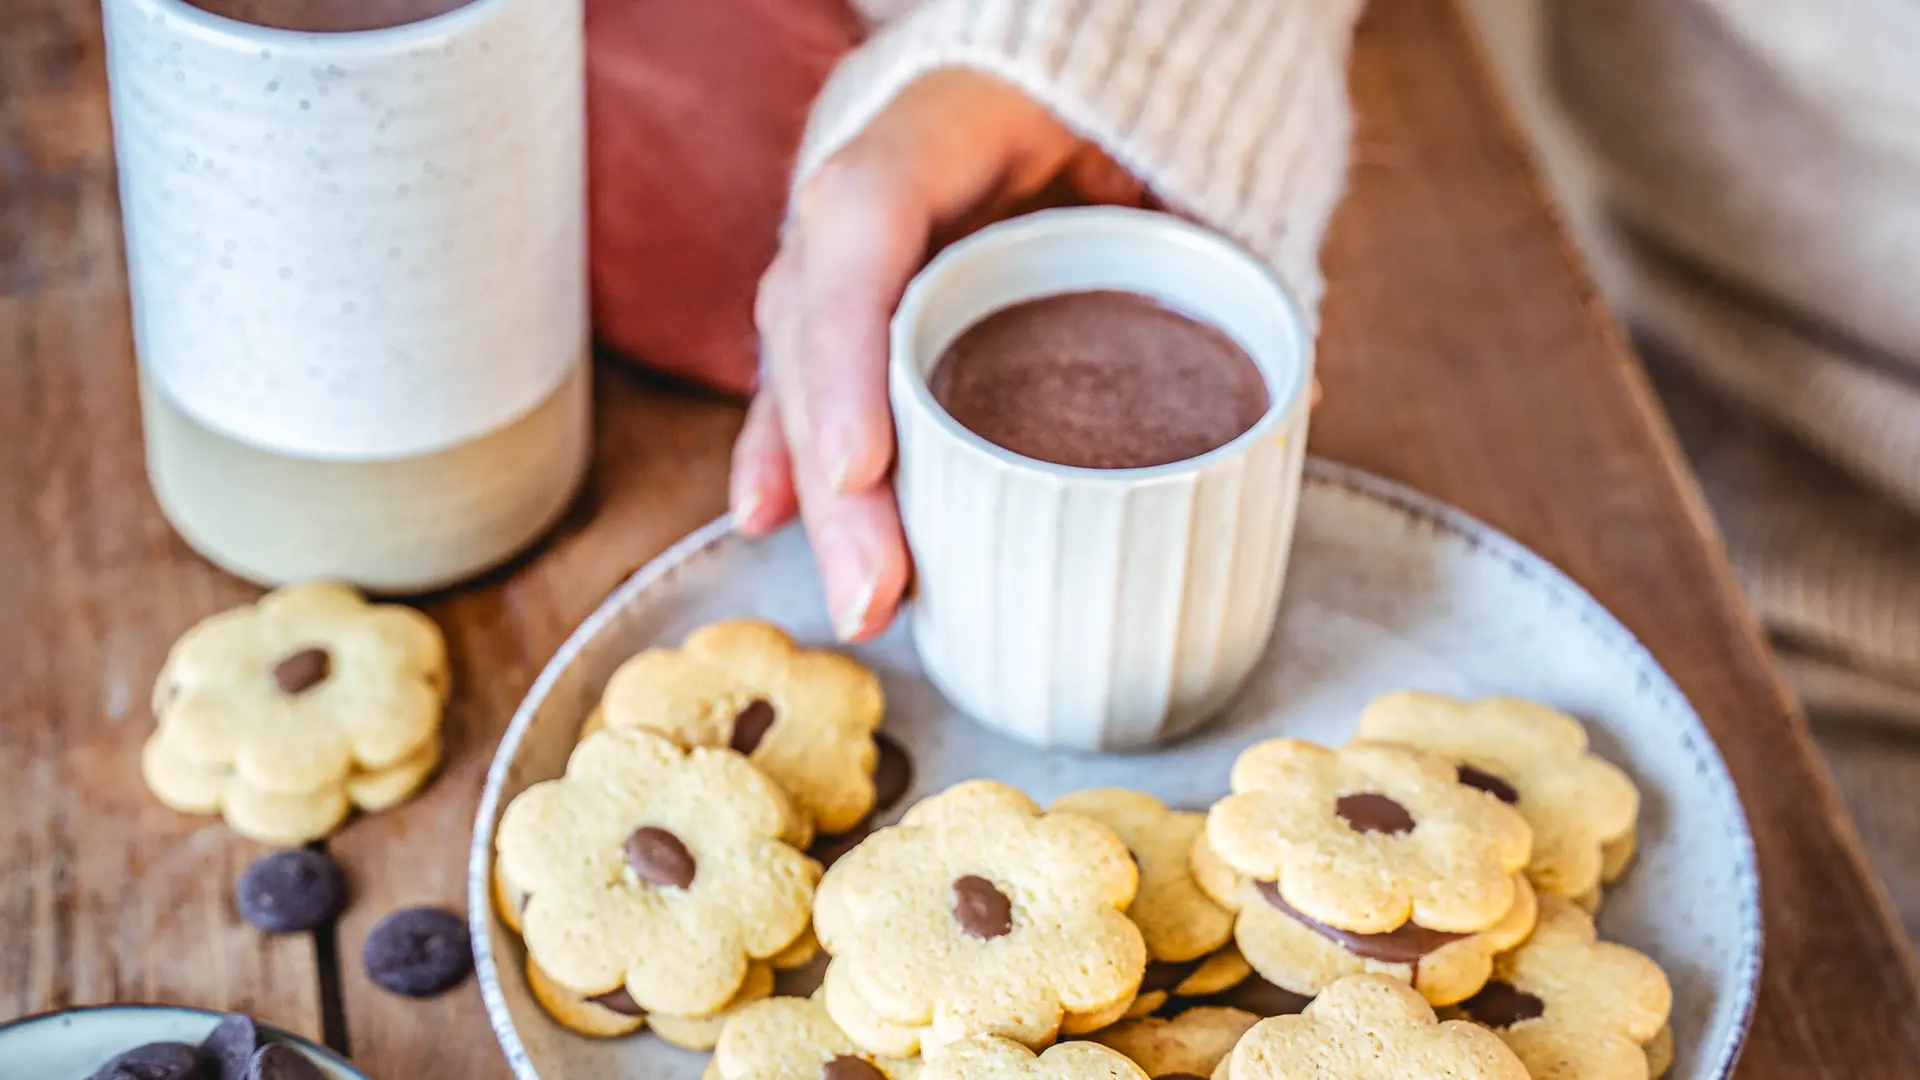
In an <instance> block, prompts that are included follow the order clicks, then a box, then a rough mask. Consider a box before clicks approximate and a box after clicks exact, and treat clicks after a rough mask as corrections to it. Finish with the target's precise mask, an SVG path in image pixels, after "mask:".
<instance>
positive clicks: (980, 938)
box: [495, 622, 1671, 1080]
mask: <svg viewBox="0 0 1920 1080" xmlns="http://www.w3.org/2000/svg"><path fill="white" fill-rule="evenodd" d="M882 711H883V705H882V700H881V694H880V689H879V685H878V682H877V680H875V679H874V678H873V676H872V675H871V674H869V673H867V672H866V671H865V670H864V669H861V668H860V667H859V666H858V665H857V664H854V663H853V662H852V661H850V660H847V659H846V658H844V657H841V656H838V655H836V654H833V653H827V652H816V651H809V650H803V649H800V648H798V647H797V646H795V645H794V643H793V642H792V641H791V639H789V638H788V637H787V636H786V635H785V634H783V633H781V632H780V631H779V630H778V629H776V628H774V627H771V626H768V625H766V624H763V623H756V622H733V623H723V624H717V625H715V626H711V627H707V628H705V629H703V630H700V631H697V632H695V633H694V634H693V635H692V636H690V637H689V638H688V639H687V641H686V642H685V643H684V644H683V645H682V646H680V647H679V648H672V649H656V650H650V651H648V652H646V653H643V654H641V655H640V656H637V657H635V658H634V659H632V660H630V661H629V662H628V663H627V664H626V665H624V666H623V667H622V668H621V670H620V671H619V672H618V673H617V674H616V675H615V676H614V678H613V680H612V681H611V683H610V684H609V686H608V688H607V691H606V694H605V696H604V698H603V699H602V702H601V705H600V708H599V710H598V711H597V712H596V714H595V715H594V717H593V718H592V720H591V721H590V723H589V724H588V725H587V731H586V732H585V734H584V737H583V739H582V741H581V742H580V744H579V746H578V747H576V749H575V751H574V754H573V756H572V759H571V761H570V762H569V764H568V767H567V771H566V775H565V776H563V777H561V778H559V779H556V780H551V781H547V782H545V783H541V784H536V785H534V786H533V787H531V788H529V789H528V790H527V791H525V792H524V793H522V794H521V795H520V796H519V797H518V798H516V799H515V800H514V801H513V802H512V804H511V805H509V807H508V808H507V810H506V812H505V814H504V816H503V817H502V820H501V824H500V829H499V832H498V835H497V842H496V847H497V855H498V857H497V859H496V860H495V891H496V894H497V902H498V905H499V908H500V914H501V917H502V919H503V921H505V922H506V923H507V924H508V925H509V926H511V927H513V928H514V929H516V930H517V931H518V932H520V933H521V934H522V936H523V937H524V939H525V942H526V946H527V951H528V965H527V966H528V976H529V981H530V983H531V984H532V988H533V991H534V994H535V996H536V998H537V999H538V1000H539V1001H540V1002H541V1004H542V1005H543V1006H544V1007H545V1008H546V1009H547V1011H548V1012H549V1013H550V1014H552V1015H553V1016H554V1018H555V1019H556V1020H558V1021H559V1022H560V1023H561V1024H562V1025H564V1026H566V1027H568V1028H571V1029H573V1030H575V1031H578V1032H581V1033H584V1034H589V1035H603V1036H604V1035H618V1034H624V1033H629V1032H633V1031H637V1030H639V1029H641V1028H643V1027H647V1026H651V1027H652V1029H653V1030H654V1031H655V1032H656V1033H657V1034H659V1035H660V1036H661V1037H663V1038H665V1039H667V1040H668V1041H671V1042H674V1043H676V1044H679V1045H683V1046H689V1047H696V1048H711V1049H712V1050H713V1052H714V1053H713V1058H712V1062H711V1064H710V1066H709V1068H708V1074H709V1078H710V1080H776V1078H778V1080H810V1078H811V1077H813V1076H816V1075H817V1076H819V1077H821V1078H822V1080H908V1078H909V1077H919V1078H921V1080H1002V1078H1005V1080H1013V1078H1015V1077H1026V1076H1031V1077H1033V1078H1034V1080H1041V1078H1051V1077H1061V1078H1066V1077H1080V1076H1083V1075H1084V1076H1085V1077H1087V1078H1089V1080H1091V1078H1094V1077H1101V1078H1109V1080H1111V1078H1128V1080H1198V1078H1204V1077H1215V1078H1217V1080H1333V1078H1335V1077H1339V1078H1351V1077H1360V1078H1367V1080H1372V1078H1379V1080H1386V1078H1388V1077H1395V1078H1411V1077H1425V1076H1434V1077H1442V1076H1444V1077H1450V1078H1455V1080H1525V1078H1527V1077H1528V1076H1529V1075H1531V1076H1532V1077H1533V1080H1542V1078H1554V1080H1616V1078H1617V1080H1650V1078H1652V1077H1655V1076H1658V1075H1659V1074H1660V1073H1661V1072H1662V1071H1664V1069H1665V1065H1666V1062H1665V1060H1664V1059H1665V1058H1670V1056H1671V1046H1670V1040H1668V1038H1667V1036H1666V1035H1665V1034H1664V1032H1665V1023H1666V1018H1667V1012H1668V1009H1669V1007H1670V1004H1671V992H1670V990H1669V989H1668V986H1667V982H1666V979H1665V977H1664V976H1663V975H1662V974H1661V973H1660V971H1659V969H1658V968H1657V967H1655V966H1654V965H1653V964H1652V962H1651V961H1649V960H1647V958H1645V957H1644V956H1641V955H1640V954H1638V953H1635V952H1633V951H1632V950H1629V949H1625V948H1623V947H1621V946H1617V945H1611V944H1605V943H1601V942H1598V941H1597V940H1596V938H1595V935H1594V928H1593V923H1592V920H1591V917H1590V915H1589V914H1588V908H1589V907H1591V906H1593V905H1595V904H1597V902H1598V899H1599V896H1600V893H1601V886H1602V885H1603V883H1604V882H1605V881H1607V880H1609V878H1610V877H1611V876H1617V875H1618V873H1619V871H1620V870H1621V869H1622V868H1623V867H1624V864H1625V861H1626V860H1625V855H1627V854H1630V852H1631V846H1632V842H1633V841H1632V837H1633V826H1634V820H1635V817H1636V815H1637V812H1638V807H1637V803H1638V796H1637V793H1636V792H1635V790H1634V788H1633V785H1632V784H1631V783H1630V782H1629V781H1628V780H1627V779H1626V777H1625V776H1624V775H1623V774H1621V773H1620V772H1619V771H1618V770H1617V769H1614V768H1612V767H1611V766H1609V765H1606V764H1605V763H1604V762H1601V761H1600V760H1599V759H1598V758H1596V757H1594V756H1593V755H1591V754H1590V753H1588V752H1587V749H1586V744H1585V737H1584V733H1583V732H1582V731H1581V729H1580V727H1579V725H1578V724H1577V723H1575V722H1574V721H1572V720H1570V719H1568V718H1566V717H1564V716H1561V715H1560V714H1558V713H1554V712H1552V711H1551V710H1546V709H1542V708H1540V707H1538V706H1533V705H1529V704H1526V703H1522V702H1513V701H1493V702H1483V703H1480V704H1477V705H1462V704H1459V703H1456V702H1451V701H1447V700H1445V699H1441V698H1435V697H1430V696H1423V695H1412V694H1399V695H1393V696H1390V697H1388V698H1385V699H1382V700H1381V701H1380V702H1378V703H1376V704H1375V705H1374V706H1373V707H1372V708H1370V709H1369V710H1368V711H1367V713H1366V715H1365V717H1364V718H1363V719H1362V723H1361V735H1362V738H1361V739H1360V740H1358V741H1356V742H1354V743H1353V744H1351V745H1349V746H1347V747H1344V748H1341V749H1337V750H1334V749H1327V748H1323V747H1319V746H1315V745H1313V744H1309V743H1304V742H1299V741H1297V740H1287V739H1280V740H1273V741H1269V742H1265V743H1261V744H1259V745H1256V746H1254V747H1251V748H1249V749H1248V750H1247V751H1246V752H1245V753H1244V754H1242V755H1241V757H1240V759H1239V761H1238V762H1237V763H1236V765H1235V768H1234V770H1233V774H1232V793H1231V794H1230V795H1228V796H1227V797H1226V798H1224V799H1223V800H1221V801H1220V802H1219V803H1217V804H1216V805H1214V806H1213V807H1212V808H1211V809H1210V810H1209V811H1207V812H1204V813H1203V812H1196V811H1182V810H1177V809H1172V808H1169V807H1167V806H1165V805H1163V804H1161V803H1160V802H1159V801H1158V800H1156V799H1154V798H1152V797H1151V796H1148V795H1145V794H1142V793H1139V792H1134V791H1124V790H1115V789H1102V790H1092V791H1081V792H1076V793H1073V794H1070V795H1067V796H1064V797H1062V798H1060V799H1058V800H1056V801H1055V802H1054V803H1053V804H1052V805H1051V806H1048V807H1043V806H1041V805H1040V804H1038V803H1036V802H1035V801H1034V800H1033V799H1031V798H1030V797H1029V796H1027V795H1026V794H1024V793H1022V792H1020V791H1018V790H1016V789H1014V788H1011V787H1008V786H1007V785H1005V784H1001V783H997V782H994V781H991V780H970V781H965V782H962V783H959V784H956V785H954V786H952V787H949V788H947V789H946V790H944V791H941V792H938V793H936V794H933V795H931V796H930V797H927V798H925V799H923V800H921V801H920V802H919V803H917V804H916V805H914V806H913V807H912V808H910V809H909V810H908V811H907V813H906V814H905V816H904V817H903V818H902V819H901V821H900V822H899V823H898V824H897V825H894V826H891V827H887V828H881V829H872V828H871V827H870V822H871V820H872V819H873V817H874V816H875V815H876V814H877V813H878V812H880V811H882V810H884V809H885V807H886V805H887V804H888V803H889V802H890V796H891V797H897V796H898V794H899V793H900V792H901V791H902V790H904V788H905V786H906V785H905V783H904V782H903V781H901V782H895V783H885V782H880V781H879V780H878V779H877V778H876V776H875V775H874V774H875V771H876V769H877V768H879V769H880V771H882V772H885V771H887V770H885V769H884V768H881V766H882V762H883V754H882V753H881V751H880V744H879V743H877V742H876V736H877V731H876V728H877V726H878V724H879V722H880V718H881V713H882ZM885 789H891V791H889V790H885ZM816 856H817V857H816ZM823 863H830V865H829V866H826V867H824V868H823V865H822V864H823ZM1583 905H1585V906H1583ZM822 952H824V954H825V961H824V970H819V969H820V967H821V965H820V963H818V962H815V963H811V964H810V963H809V962H810V961H816V954H817V953H822ZM803 965H806V966H808V968H809V970H810V971H817V972H818V989H817V990H816V991H814V992H813V993H812V996H810V997H775V996H771V993H772V991H771V988H772V985H773V983H774V978H775V974H776V973H777V972H778V971H781V970H783V969H789V968H795V967H800V966H803ZM796 974H803V973H796ZM788 981H789V982H791V981H793V980H792V979H789V980H788ZM809 985H811V984H809ZM803 989H804V988H803Z"/></svg>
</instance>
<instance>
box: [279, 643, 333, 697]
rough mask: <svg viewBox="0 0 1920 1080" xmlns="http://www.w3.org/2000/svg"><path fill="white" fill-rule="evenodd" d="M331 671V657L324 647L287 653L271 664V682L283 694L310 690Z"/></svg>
mask: <svg viewBox="0 0 1920 1080" xmlns="http://www.w3.org/2000/svg"><path fill="white" fill-rule="evenodd" d="M332 672H333V657H332V656H331V655H330V654H329V653H328V652H327V650H325V649H319V648H313V649H301V650H300V651H299V652H293V653H288V654H287V655H286V656H284V657H282V658H281V660H280V662H279V663H277V664H275V665H273V683H274V685H275V686H278V687H279V688H280V692H281V693H283V694H298V693H302V692H304V691H307V690H311V689H312V688H313V687H314V686H315V685H317V684H318V683H320V682H323V681H325V679H326V677H327V676H328V675H329V674H331V673H332Z"/></svg>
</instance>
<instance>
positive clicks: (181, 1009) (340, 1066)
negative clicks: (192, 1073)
mask: <svg viewBox="0 0 1920 1080" xmlns="http://www.w3.org/2000/svg"><path fill="white" fill-rule="evenodd" d="M115 1013H141V1014H147V1015H151V1014H154V1013H179V1014H183V1015H187V1016H192V1017H195V1018H198V1019H204V1020H211V1021H213V1022H214V1023H219V1021H220V1019H221V1018H222V1017H224V1016H228V1015H230V1014H229V1013H224V1012H221V1011H220V1010H218V1009H202V1008H200V1007H198V1006H194V1005H167V1004H163V1003H160V1002H125V1003H103V1004H98V1005H71V1006H68V1007H67V1008H64V1009H48V1010H47V1011H45V1012H37V1013H28V1014H27V1015H25V1016H16V1017H14V1018H13V1019H11V1020H6V1021H0V1043H4V1041H5V1040H6V1039H7V1038H8V1037H9V1036H10V1035H16V1034H18V1033H19V1032H21V1031H22V1030H24V1029H26V1028H30V1027H35V1026H38V1025H40V1024H51V1023H54V1022H56V1021H59V1020H62V1019H65V1018H67V1017H73V1016H80V1015H86V1016H94V1017H101V1018H103V1019H108V1018H111V1016H112V1015H113V1014H115ZM254 1025H255V1026H256V1027H258V1028H259V1029H260V1030H261V1031H263V1032H266V1033H267V1034H268V1035H269V1036H271V1037H272V1038H273V1039H274V1041H276V1042H284V1043H290V1044H292V1045H294V1046H296V1047H299V1049H300V1051H301V1052H302V1053H304V1054H306V1055H307V1056H309V1057H311V1058H313V1059H315V1060H316V1061H319V1062H322V1063H323V1064H325V1065H326V1066H328V1067H329V1068H332V1069H335V1070H337V1071H339V1072H340V1073H341V1074H342V1075H345V1076H348V1077H352V1078H354V1080H373V1078H372V1077H370V1076H368V1075H367V1074H366V1073H364V1072H362V1071H360V1069H359V1068H357V1067H356V1066H355V1065H354V1064H353V1062H351V1061H348V1060H347V1059H346V1058H344V1057H341V1056H340V1055H339V1054H337V1053H335V1052H334V1051H332V1050H330V1049H328V1048H327V1047H325V1046H322V1045H321V1044H319V1043H317V1042H314V1041H313V1040H312V1039H309V1038H307V1037H306V1036H304V1035H300V1034H297V1033H295V1032H291V1031H288V1030H287V1029H286V1028H283V1027H280V1026H278V1025H276V1024H269V1023H267V1022H265V1021H263V1020H255V1021H254ZM126 1049H129V1050H130V1049H132V1047H131V1046H128V1047H126ZM103 1063H104V1062H103ZM0 1064H4V1062H0ZM4 1075H5V1073H0V1076H4Z"/></svg>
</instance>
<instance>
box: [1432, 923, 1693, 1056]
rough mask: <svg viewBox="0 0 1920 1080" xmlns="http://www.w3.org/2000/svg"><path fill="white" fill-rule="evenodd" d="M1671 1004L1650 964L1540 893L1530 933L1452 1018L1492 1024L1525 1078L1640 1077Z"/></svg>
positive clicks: (1669, 991) (1657, 1050) (1656, 1050)
mask: <svg viewBox="0 0 1920 1080" xmlns="http://www.w3.org/2000/svg"><path fill="white" fill-rule="evenodd" d="M1672 1007H1673V988H1672V986H1671V985H1669V984H1668V982H1667V976H1666V974H1665V973H1664V972H1662V971H1661V970H1660V967H1659V965H1657V964H1655V963H1654V962H1653V961H1652V960H1650V959H1648V958H1647V957H1645V956H1643V955H1641V954H1640V953H1638V952H1635V951H1634V950H1632V949H1629V948H1627V947H1626V946H1624V945H1615V944H1612V943H1610V942H1603V941H1599V940H1597V939H1596V935H1595V934H1594V928H1593V920H1592V919H1591V918H1589V917H1588V916H1587V913H1586V912H1584V911H1582V910H1580V909H1579V908H1578V907H1576V906H1575V905H1574V904H1573V903H1572V902H1571V901H1567V900H1562V899H1561V898H1559V897H1557V896H1542V897H1541V898H1540V925H1539V927H1538V928H1537V929H1536V930H1534V932H1533V937H1532V938H1531V939H1530V940H1528V942H1527V943H1526V944H1525V945H1523V946H1521V947H1520V948H1519V949H1516V950H1515V951H1513V952H1511V953H1508V954H1507V955H1505V956H1502V957H1500V959H1499V960H1498V961H1497V962H1496V963H1495V965H1494V973H1493V981H1492V982H1489V983H1488V984H1487V986H1486V988H1485V989H1483V990H1481V991H1480V993H1478V994H1476V995H1474V996H1473V997H1472V998H1470V999H1468V1000H1467V1001H1466V1002H1464V1003H1462V1004H1461V1005H1460V1007H1459V1014H1460V1015H1461V1016H1464V1017H1466V1018H1467V1019H1469V1020H1472V1021H1474V1022H1475V1023H1478V1024H1482V1025H1484V1026H1486V1027H1489V1028H1491V1029H1493V1031H1494V1033H1495V1034H1497V1035H1499V1036H1500V1038H1501V1039H1502V1040H1504V1041H1505V1042H1506V1044H1507V1045H1508V1046H1510V1047H1512V1048H1513V1051H1514V1053H1516V1054H1518V1055H1519V1057H1520V1060H1521V1061H1523V1062H1525V1063H1526V1066H1527V1071H1528V1072H1529V1073H1530V1074H1532V1076H1533V1080H1646V1078H1647V1077H1648V1076H1649V1075H1650V1070H1651V1067H1652V1066H1653V1065H1656V1064H1661V1062H1660V1061H1659V1060H1658V1059H1659V1058H1660V1057H1662V1056H1665V1057H1666V1058H1668V1060H1671V1053H1672V1051H1671V1048H1670V1047H1662V1046H1660V1045H1658V1042H1659V1039H1660V1037H1661V1033H1662V1032H1663V1031H1664V1030H1665V1029H1666V1026H1667V1014H1668V1013H1669V1012H1670V1011H1671V1009H1672Z"/></svg>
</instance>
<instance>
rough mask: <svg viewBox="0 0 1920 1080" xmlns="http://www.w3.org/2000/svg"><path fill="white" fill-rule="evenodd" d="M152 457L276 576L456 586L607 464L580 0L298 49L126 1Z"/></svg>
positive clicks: (531, 2) (129, 172)
mask: <svg viewBox="0 0 1920 1080" xmlns="http://www.w3.org/2000/svg"><path fill="white" fill-rule="evenodd" d="M105 13H106V38H107V54H108V74H109V77H110V82H111V87H112V104H113V119H114V134H115V145H116V152H117V157H118V161H119V167H120V185H121V203H122V208H123V214H124V218H125V227H126V241H127V271H128V279H129V285H130V288H131V291H132V295H133V314H134V333H135V340H136V344H137V346H138V350H139V354H140V363H141V375H142V385H143V390H144V392H143V395H142V397H143V403H144V408H145V414H146V425H147V451H148V469H149V473H150V474H151V476H152V479H153V484H154V489H155V492H156V494H157V495H158V497H159V500H160V503H161V506H162V508H163V509H164V510H165V511H166V513H167V515H168V517H169V519H170V520H171V521H172V522H173V523H174V525H175V527H176V528H177V529H178V530H179V531H180V533H181V534H182V535H183V536H184V537H186V539H187V540H188V541H189V542H190V543H191V544H193V546H194V547H196V548H197V549H198V550H200V551H201V552H202V553H203V554H205V555H207V556H208V557H209V558H211V559H212V560H213V561H215V562H217V563H219V564H221V565H222V566H224V567H226V568H228V569H230V570H232V571H234V572H236V573H239V574H241V575H243V576H245V577H249V578H252V579H255V580H258V581H262V582H280V581H287V580H295V579H305V578H315V577H328V578H336V579H344V580H348V581H352V582H356V583H358V584H361V585H363V586H366V587H368V588H372V589H375V590H379V591H385V592H411V591H419V590H424V589H430V588H436V587H439V586H442V585H446V584H450V583H452V582H455V581H458V580H460V579H462V578H464V577H467V576H469V575H471V574H473V573H476V572H478V571H480V570H483V569H485V568H487V567H489V566H492V565H494V564H497V563H499V562H501V561H503V560H505V559H507V558H509V557H511V556H512V555H513V554H515V553H516V552H518V551H519V550H521V549H522V548H524V547H525V546H526V545H527V544H529V543H531V542H532V541H533V540H534V539H536V538H537V537H538V536H539V535H540V534H541V533H542V532H543V531H545V529H546V528H547V527H548V526H549V525H550V524H551V523H552V522H553V521H554V520H556V519H557V518H558V516H559V515H560V514H561V513H562V512H563V511H564V509H565V507H566V505H567V503H568V502H569V501H570V499H571V496H572V493H573V492H574V491H575V489H576V488H577V487H578V484H579V481H580V478H581V476H582V474H583V472H584V470H585V467H586V462H587V460H588V456H589V447H590V439H589V437H588V427H589V419H590V409H589V393H588V381H589V375H588V369H587V353H588V348H587V342H588V331H587V318H586V291H585V265H586V260H585V235H584V232H585V230H584V181H583V175H584V170H583V157H584V151H583V145H582V126H583V115H584V109H583V102H582V82H583V76H582V63H581V9H580V3H579V0H475V2H474V3H471V4H468V5H467V6H465V7H461V8H459V9H457V10H454V11H452V12H449V13H447V14H443V15H439V16H436V17H434V18H429V19H426V20H424V21H421V22H416V23H412V24H409V25H403V26H395V27H391V28H386V29H378V30H367V31H357V32H348V33H304V32H295V31H288V30H277V29H269V28H263V27H257V26H252V25H248V24H245V23H241V22H235V21H232V20H228V19H225V18H221V17H219V16H216V15H212V14H209V13H207V12H205V11H201V10H199V9H197V8H193V7H190V6H187V5H186V4H184V3H182V2H180V0H106V2H105Z"/></svg>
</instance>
